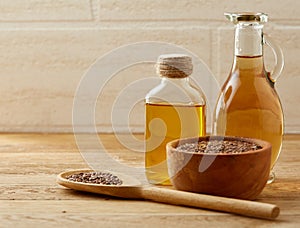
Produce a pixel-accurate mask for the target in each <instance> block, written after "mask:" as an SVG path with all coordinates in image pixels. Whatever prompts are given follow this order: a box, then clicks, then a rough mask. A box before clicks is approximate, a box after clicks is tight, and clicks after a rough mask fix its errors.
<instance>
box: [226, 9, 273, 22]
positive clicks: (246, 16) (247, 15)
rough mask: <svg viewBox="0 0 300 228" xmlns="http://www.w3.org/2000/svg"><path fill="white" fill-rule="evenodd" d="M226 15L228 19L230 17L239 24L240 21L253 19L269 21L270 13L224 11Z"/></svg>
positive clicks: (255, 20) (254, 20)
mask: <svg viewBox="0 0 300 228" xmlns="http://www.w3.org/2000/svg"><path fill="white" fill-rule="evenodd" d="M224 15H225V17H226V18H227V19H229V20H230V21H231V22H233V23H234V24H237V23H239V22H240V21H253V22H259V23H266V22H268V15H267V14H265V13H253V12H244V13H224Z"/></svg>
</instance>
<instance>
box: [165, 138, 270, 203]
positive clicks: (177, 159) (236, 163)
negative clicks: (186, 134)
mask: <svg viewBox="0 0 300 228" xmlns="http://www.w3.org/2000/svg"><path fill="white" fill-rule="evenodd" d="M223 139H224V140H229V141H236V140H239V141H244V142H245V141H247V142H254V143H256V144H258V145H259V146H261V147H262V149H258V150H255V151H247V152H242V153H196V152H184V151H179V150H177V149H176V148H177V146H178V145H180V144H183V143H198V141H203V140H223ZM167 161H168V171H169V175H170V179H171V182H172V184H173V186H174V187H175V188H176V189H178V190H183V191H190V192H197V193H204V194H211V195H217V196H224V197H232V198H238V199H250V200H253V199H256V198H257V196H258V195H259V194H260V193H261V192H262V190H263V188H264V187H265V185H266V183H267V180H268V178H269V172H270V165H271V144H270V143H268V142H266V141H262V140H258V139H250V138H241V137H228V136H225V137H223V136H205V137H199V138H186V139H177V140H174V141H171V142H169V143H168V144H167Z"/></svg>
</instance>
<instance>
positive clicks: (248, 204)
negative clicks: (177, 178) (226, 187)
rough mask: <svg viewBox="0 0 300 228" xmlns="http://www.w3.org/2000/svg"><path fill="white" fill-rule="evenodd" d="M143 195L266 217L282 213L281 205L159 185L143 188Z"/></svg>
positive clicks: (167, 201)
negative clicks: (160, 186)
mask: <svg viewBox="0 0 300 228" xmlns="http://www.w3.org/2000/svg"><path fill="white" fill-rule="evenodd" d="M142 197H143V198H144V199H150V200H153V201H156V202H163V203H168V204H175V205H183V206H191V207H197V208H205V209H211V210H216V211H224V212H230V213H235V214H239V215H244V216H248V217H256V218H264V219H275V218H276V217H277V216H278V215H279V213H280V209H279V207H278V206H276V205H273V204H268V203H260V202H255V201H249V200H239V199H232V198H225V197H219V196H211V195H204V194H198V193H191V192H184V191H178V190H171V189H165V188H158V187H144V188H142Z"/></svg>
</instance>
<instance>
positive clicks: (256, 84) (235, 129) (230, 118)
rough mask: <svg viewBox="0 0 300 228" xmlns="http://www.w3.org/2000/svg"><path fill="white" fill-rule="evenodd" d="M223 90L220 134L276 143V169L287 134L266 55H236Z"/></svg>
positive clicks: (274, 152) (219, 120)
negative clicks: (270, 78)
mask: <svg viewBox="0 0 300 228" xmlns="http://www.w3.org/2000/svg"><path fill="white" fill-rule="evenodd" d="M234 61H235V63H234V68H233V69H232V72H231V75H230V77H229V78H228V79H227V81H226V82H225V84H224V86H223V88H222V91H223V96H224V103H225V107H224V108H223V109H219V110H218V111H217V112H218V113H217V114H218V118H217V122H216V126H217V134H222V133H224V132H225V134H226V135H234V136H242V137H251V138H258V139H262V140H265V141H268V142H270V143H271V144H272V159H271V168H272V167H273V166H274V164H275V162H276V160H277V158H278V156H279V152H280V150H281V142H282V135H283V115H282V111H281V104H280V101H279V99H278V95H277V93H276V91H275V90H274V89H273V86H272V82H271V81H270V80H269V78H268V76H267V72H266V71H265V68H264V65H263V56H261V55H260V56H236V57H235V60H234Z"/></svg>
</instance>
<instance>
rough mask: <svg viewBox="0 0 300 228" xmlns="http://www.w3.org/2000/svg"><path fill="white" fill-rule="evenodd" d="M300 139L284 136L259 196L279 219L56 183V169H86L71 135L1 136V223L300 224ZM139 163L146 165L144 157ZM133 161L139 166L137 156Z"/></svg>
mask: <svg viewBox="0 0 300 228" xmlns="http://www.w3.org/2000/svg"><path fill="white" fill-rule="evenodd" d="M100 137H101V140H102V141H103V142H105V144H106V145H107V148H108V150H109V151H112V152H114V153H116V154H118V153H123V154H124V152H126V151H127V150H126V148H122V145H121V144H120V143H118V141H117V139H116V138H115V137H114V136H112V135H108V134H107V135H101V136H100ZM299 139H300V135H291V136H286V137H285V140H284V144H283V149H282V153H281V156H280V158H279V161H278V163H277V165H276V168H275V170H276V176H277V178H276V181H275V182H274V183H273V184H271V185H268V186H267V187H266V188H265V189H264V190H263V192H262V193H261V195H260V196H259V199H258V201H259V202H266V203H273V204H277V205H278V206H279V207H280V209H281V214H280V216H279V217H278V219H277V220H275V221H265V220H260V219H254V218H245V217H241V216H237V215H232V214H225V213H220V212H214V211H208V210H201V209H195V208H187V207H180V206H173V205H167V204H159V203H155V202H148V201H135V200H120V199H117V198H113V197H107V196H102V195H95V194H88V193H80V192H76V191H73V190H69V189H65V188H62V187H60V186H58V185H57V184H56V183H55V180H56V175H57V174H58V173H60V172H62V171H64V170H68V169H80V168H87V165H86V164H85V162H84V160H83V159H82V157H81V156H80V154H79V152H78V150H77V148H76V143H75V140H74V136H73V135H72V134H51V135H47V134H1V135H0V156H1V160H0V173H1V175H0V221H1V226H3V227H38V226H43V227H53V226H55V225H56V226H62V227H71V226H72V227H82V226H86V225H89V226H92V225H94V226H103V227H125V226H126V227H141V224H142V227H155V226H157V227H162V226H164V227H202V226H203V227H207V226H209V227H220V226H222V227H257V226H261V227H298V226H299V225H300V157H299V155H298V153H299V150H300V145H299ZM87 143H89V142H87ZM127 152H128V151H127ZM129 154H130V153H129ZM123 159H126V157H124V158H123ZM139 162H140V163H142V161H141V160H140V161H139ZM134 163H135V164H137V163H138V159H136V160H135V161H134Z"/></svg>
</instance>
